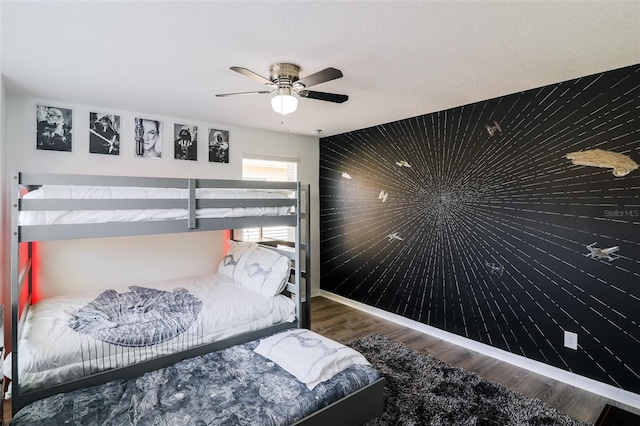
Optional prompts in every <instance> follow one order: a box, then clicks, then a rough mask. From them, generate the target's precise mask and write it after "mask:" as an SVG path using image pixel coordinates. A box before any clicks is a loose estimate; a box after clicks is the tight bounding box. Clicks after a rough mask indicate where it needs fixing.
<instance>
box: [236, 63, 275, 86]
mask: <svg viewBox="0 0 640 426" xmlns="http://www.w3.org/2000/svg"><path fill="white" fill-rule="evenodd" d="M231 69H232V70H233V71H235V72H239V73H240V74H242V75H244V76H247V77H249V78H252V79H254V80H256V81H258V82H260V83H262V84H273V81H271V80H269V79H268V78H266V77H263V76H261V75H259V74H256V73H255V72H253V71H251V70H248V69H246V68H243V67H231Z"/></svg>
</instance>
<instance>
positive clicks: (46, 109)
mask: <svg viewBox="0 0 640 426" xmlns="http://www.w3.org/2000/svg"><path fill="white" fill-rule="evenodd" d="M72 112H73V111H72V110H71V109H67V108H58V107H53V106H46V105H37V106H36V121H37V131H36V149H44V150H49V151H67V152H71V148H72V141H73V138H72V136H73V133H72V132H73V124H72V115H73V114H72Z"/></svg>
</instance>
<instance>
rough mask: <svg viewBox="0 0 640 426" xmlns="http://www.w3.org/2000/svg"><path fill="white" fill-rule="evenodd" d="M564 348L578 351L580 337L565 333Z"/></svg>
mask: <svg viewBox="0 0 640 426" xmlns="http://www.w3.org/2000/svg"><path fill="white" fill-rule="evenodd" d="M564 346H565V348H569V349H573V350H577V349H578V335H577V334H576V333H572V332H570V331H565V332H564Z"/></svg>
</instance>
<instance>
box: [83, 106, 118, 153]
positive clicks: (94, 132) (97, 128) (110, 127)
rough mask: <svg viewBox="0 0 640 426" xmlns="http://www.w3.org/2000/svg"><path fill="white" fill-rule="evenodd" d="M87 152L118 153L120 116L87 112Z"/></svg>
mask: <svg viewBox="0 0 640 426" xmlns="http://www.w3.org/2000/svg"><path fill="white" fill-rule="evenodd" d="M89 152H90V153H92V154H108V155H120V116H119V115H114V114H104V113H100V112H90V113H89Z"/></svg>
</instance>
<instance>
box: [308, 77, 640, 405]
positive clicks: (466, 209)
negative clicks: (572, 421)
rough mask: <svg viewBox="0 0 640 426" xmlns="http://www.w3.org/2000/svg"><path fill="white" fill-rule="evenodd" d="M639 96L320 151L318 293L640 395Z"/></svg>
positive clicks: (465, 119)
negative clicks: (573, 342)
mask: <svg viewBox="0 0 640 426" xmlns="http://www.w3.org/2000/svg"><path fill="white" fill-rule="evenodd" d="M639 82H640V65H636V66H632V67H627V68H622V69H619V70H614V71H609V72H605V73H601V74H597V75H592V76H587V77H583V78H579V79H576V80H570V81H566V82H562V83H558V84H554V85H550V86H545V87H542V88H538V89H533V90H528V91H525V92H521V93H516V94H512V95H508V96H504V97H500V98H495V99H491V100H487V101H483V102H478V103H474V104H470V105H465V106H461V107H457V108H453V109H450V110H446V111H440V112H436V113H432V114H426V115H423V116H418V117H413V118H409V119H405V120H401V121H397V122H393V123H388V124H383V125H379V126H375V127H372V128H368V129H363V130H357V131H352V132H349V133H345V134H341V135H336V136H331V137H326V138H322V139H321V142H320V216H321V217H320V221H321V224H320V239H321V247H320V248H321V283H320V285H321V289H323V290H326V291H329V292H332V293H335V294H338V295H340V296H343V297H347V298H350V299H353V300H356V301H358V302H361V303H365V304H367V305H370V306H373V307H376V308H379V309H383V310H385V311H388V312H391V313H394V314H398V315H401V316H403V317H406V318H409V319H412V320H415V321H418V322H421V323H424V324H427V325H430V326H434V327H437V328H439V329H442V330H446V331H448V332H451V333H455V334H457V335H460V336H463V337H466V338H469V339H473V340H475V341H478V342H482V343H485V344H487V345H491V346H493V347H497V348H500V349H503V350H506V351H509V352H511V353H514V354H517V355H521V356H525V357H527V358H530V359H534V360H537V361H540V362H543V363H546V364H549V365H552V366H555V367H558V368H561V369H564V370H567V371H571V372H574V373H577V374H580V375H583V376H586V377H590V378H593V379H595V380H598V381H600V382H604V383H607V384H611V385H612V386H616V387H619V388H621V389H624V390H628V391H631V392H635V393H640V363H639V362H638V353H640V309H639V308H640V170H638V168H637V167H638V166H637V163H638V162H640V133H639V132H638V128H639V127H640V119H639V118H638V111H639V110H640V101H639V99H640V84H639ZM594 154H595V156H594ZM634 166H635V167H634ZM345 171H348V175H349V179H345V178H344V173H346V172H345ZM612 172H613V173H612ZM564 330H566V331H571V332H575V333H577V334H578V336H579V340H578V350H577V351H576V350H572V349H567V348H565V347H563V331H564Z"/></svg>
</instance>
